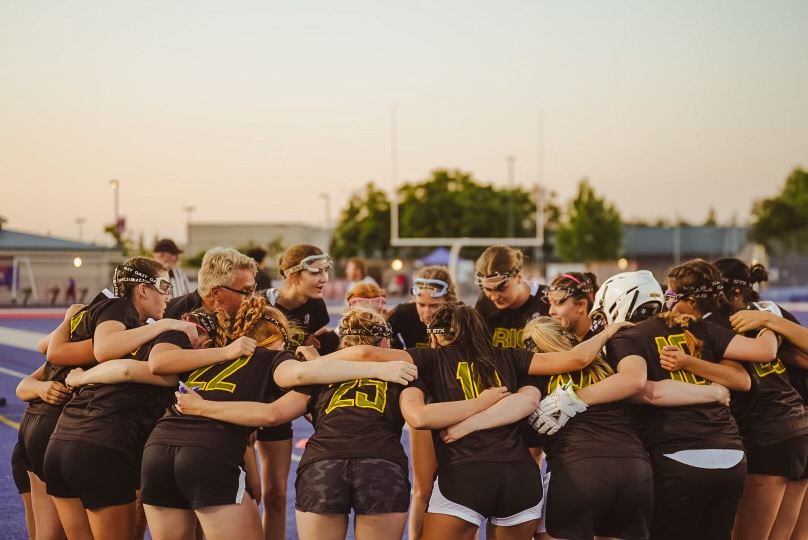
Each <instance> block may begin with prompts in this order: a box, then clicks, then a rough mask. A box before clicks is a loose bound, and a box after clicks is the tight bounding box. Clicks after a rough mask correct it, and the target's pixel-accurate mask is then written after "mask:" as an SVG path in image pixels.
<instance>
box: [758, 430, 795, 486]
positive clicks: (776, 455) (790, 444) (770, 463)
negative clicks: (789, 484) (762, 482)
mask: <svg viewBox="0 0 808 540" xmlns="http://www.w3.org/2000/svg"><path fill="white" fill-rule="evenodd" d="M746 459H747V461H748V464H747V466H746V472H747V474H764V475H766V476H784V477H786V478H788V479H790V480H801V479H803V478H808V435H800V436H798V437H794V438H791V439H787V440H785V441H781V442H779V443H774V444H770V445H768V446H750V447H748V448H747V449H746Z"/></svg>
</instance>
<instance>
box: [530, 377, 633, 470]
mask: <svg viewBox="0 0 808 540" xmlns="http://www.w3.org/2000/svg"><path fill="white" fill-rule="evenodd" d="M536 380H538V382H539V388H540V389H541V392H542V394H544V395H545V396H547V395H549V394H551V393H553V392H554V391H555V389H556V388H558V386H559V385H562V384H565V383H567V382H572V384H573V385H574V387H575V388H584V387H585V386H589V385H591V384H595V383H597V382H599V380H601V379H599V378H598V376H597V375H596V374H594V373H589V374H587V373H585V372H584V371H575V372H572V373H564V374H561V375H550V376H540V377H536ZM539 439H540V441H541V447H542V448H543V449H544V452H545V454H547V463H548V465H549V466H550V468H551V469H553V468H555V467H556V466H563V465H566V464H568V463H572V462H574V461H578V460H580V459H586V458H593V457H615V458H625V457H628V458H640V459H644V460H648V452H646V450H645V447H644V446H643V444H642V442H641V441H640V437H639V434H638V433H637V429H636V428H635V427H634V424H633V422H632V420H631V417H630V416H629V414H628V411H627V410H626V406H625V405H624V404H623V403H621V402H617V403H604V404H601V405H593V406H591V407H589V408H588V409H587V410H586V412H583V413H581V414H577V415H575V416H573V417H572V418H570V419H569V420H568V421H567V423H566V424H565V425H564V428H563V429H561V430H560V431H558V432H557V433H555V434H554V435H539Z"/></svg>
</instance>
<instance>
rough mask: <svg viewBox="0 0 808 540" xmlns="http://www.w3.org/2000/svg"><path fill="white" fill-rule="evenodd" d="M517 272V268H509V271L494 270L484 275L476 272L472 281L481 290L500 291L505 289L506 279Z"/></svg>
mask: <svg viewBox="0 0 808 540" xmlns="http://www.w3.org/2000/svg"><path fill="white" fill-rule="evenodd" d="M518 273H519V271H518V270H511V271H510V272H495V273H493V274H488V275H487V276H486V275H485V274H481V273H480V272H477V273H476V274H475V275H474V283H475V284H476V285H477V286H478V287H479V288H480V289H481V290H483V291H491V292H502V291H503V290H505V286H506V284H507V283H508V280H509V279H511V278H512V277H513V276H515V275H516V274H518Z"/></svg>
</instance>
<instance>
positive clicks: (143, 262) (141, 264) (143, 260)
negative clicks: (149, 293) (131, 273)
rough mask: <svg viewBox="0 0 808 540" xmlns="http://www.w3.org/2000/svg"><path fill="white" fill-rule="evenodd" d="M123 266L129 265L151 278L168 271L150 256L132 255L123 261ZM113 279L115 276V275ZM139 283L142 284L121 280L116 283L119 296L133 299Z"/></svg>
mask: <svg viewBox="0 0 808 540" xmlns="http://www.w3.org/2000/svg"><path fill="white" fill-rule="evenodd" d="M121 266H127V267H129V268H131V269H133V270H136V271H138V272H140V273H142V274H145V275H147V276H149V277H150V278H156V277H157V276H159V275H160V274H162V273H165V272H168V269H167V268H166V267H165V266H163V265H162V264H160V263H159V262H157V261H155V260H154V259H150V258H149V257H132V258H131V259H129V260H127V261H126V262H125V263H123V264H122V265H121ZM116 277H117V274H116ZM113 279H115V278H114V277H113ZM138 285H140V283H133V282H131V281H120V282H118V283H116V287H117V290H118V296H119V297H120V298H128V299H130V300H131V299H132V297H133V294H132V293H133V291H134V290H135V289H136V288H137V286H138Z"/></svg>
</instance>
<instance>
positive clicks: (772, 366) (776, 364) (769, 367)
mask: <svg viewBox="0 0 808 540" xmlns="http://www.w3.org/2000/svg"><path fill="white" fill-rule="evenodd" d="M752 365H753V366H755V373H757V376H758V377H765V376H767V375H771V374H772V373H783V372H785V370H786V366H784V365H783V363H782V362H781V361H780V359H779V358H776V359H774V360H772V361H771V362H753V363H752Z"/></svg>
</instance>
